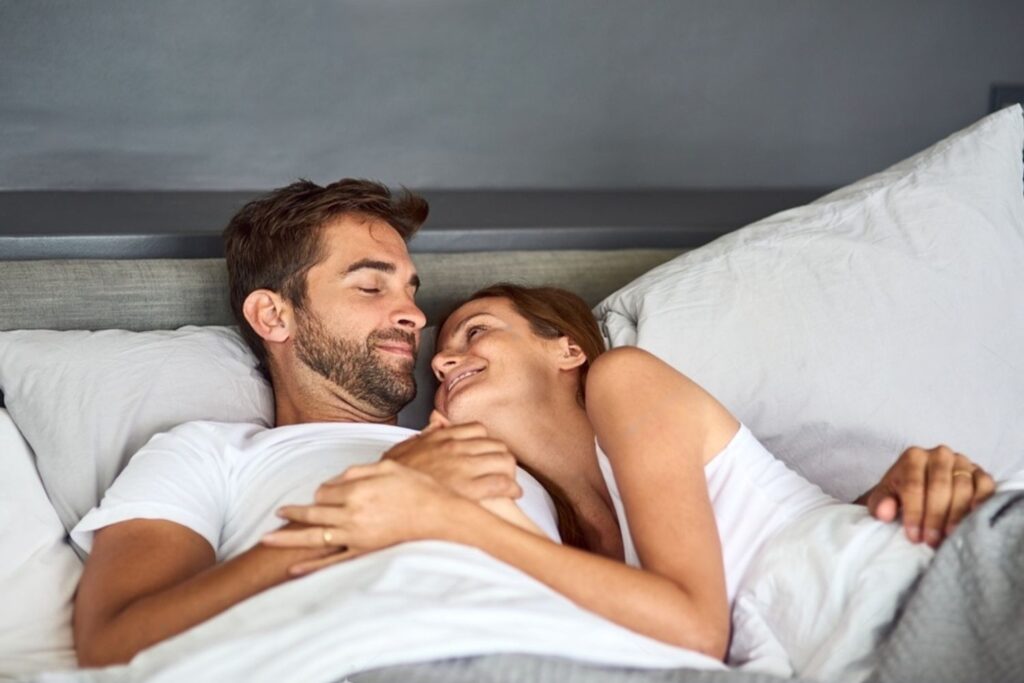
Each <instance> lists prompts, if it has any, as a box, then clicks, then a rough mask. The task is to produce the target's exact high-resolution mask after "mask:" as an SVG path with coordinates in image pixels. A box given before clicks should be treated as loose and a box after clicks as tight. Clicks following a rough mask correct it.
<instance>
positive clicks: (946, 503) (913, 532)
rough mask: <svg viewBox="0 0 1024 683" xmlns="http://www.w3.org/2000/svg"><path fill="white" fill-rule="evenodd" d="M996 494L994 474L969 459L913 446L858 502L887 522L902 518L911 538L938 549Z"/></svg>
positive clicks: (941, 449)
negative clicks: (966, 518) (978, 507)
mask: <svg viewBox="0 0 1024 683" xmlns="http://www.w3.org/2000/svg"><path fill="white" fill-rule="evenodd" d="M995 489H996V486H995V481H994V480H993V479H992V477H991V476H990V475H989V474H988V472H986V471H985V470H983V469H982V468H981V467H979V466H978V465H977V464H976V463H974V462H972V461H971V459H970V458H968V457H966V456H965V455H963V454H961V453H956V452H955V451H953V450H952V449H950V448H948V447H947V446H936V447H935V448H930V449H925V448H917V447H913V448H908V449H907V450H905V451H904V452H903V454H902V455H900V457H899V459H898V460H897V461H896V463H895V464H894V465H893V466H892V467H890V468H889V470H888V471H887V472H886V473H885V474H884V475H882V479H881V481H879V482H878V483H877V484H875V485H874V486H873V487H872V488H871V489H870V490H868V491H866V492H865V493H864V494H863V495H861V496H860V497H859V498H857V500H855V501H854V503H856V504H858V505H866V506H867V507H868V510H870V512H871V514H872V515H874V516H875V517H877V518H878V519H880V520H882V521H883V522H891V521H893V520H894V519H896V517H897V515H901V516H902V518H903V528H904V531H905V533H906V535H907V538H909V539H910V540H911V541H913V542H914V543H919V542H921V541H925V542H926V543H928V545H930V546H932V547H937V546H938V545H939V544H940V543H941V542H942V540H943V539H944V538H945V537H946V536H949V535H950V534H952V533H953V530H954V529H955V528H956V526H957V525H958V524H959V523H960V521H961V520H962V519H963V518H964V516H965V515H967V514H968V513H969V512H970V511H971V510H973V509H974V508H975V507H977V506H978V505H980V504H981V503H983V502H984V501H985V500H987V499H988V498H989V497H991V495H992V494H993V493H994V492H995Z"/></svg>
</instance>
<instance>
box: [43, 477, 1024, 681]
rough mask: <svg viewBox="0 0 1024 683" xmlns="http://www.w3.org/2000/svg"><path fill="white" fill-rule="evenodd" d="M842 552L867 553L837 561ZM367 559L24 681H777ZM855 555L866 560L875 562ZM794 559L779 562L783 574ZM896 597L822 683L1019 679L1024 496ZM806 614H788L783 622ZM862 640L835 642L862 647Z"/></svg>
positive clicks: (429, 547)
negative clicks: (112, 658) (130, 648)
mask: <svg viewBox="0 0 1024 683" xmlns="http://www.w3.org/2000/svg"><path fill="white" fill-rule="evenodd" d="M850 514H852V513H850ZM834 521H835V520H833V522H834ZM850 533H851V534H852V536H853V537H856V536H858V534H856V533H853V532H850ZM872 539H873V540H872ZM869 540H871V542H873V543H875V544H876V549H884V548H885V547H886V546H887V544H890V543H893V541H892V538H891V537H887V536H886V535H885V534H882V533H881V532H879V531H877V530H875V531H872V533H871V534H870V535H869ZM858 547H859V548H866V547H867V546H865V545H861V546H855V547H854V548H853V549H852V550H851V549H848V550H847V552H850V553H852V552H854V550H856V549H857V548H858ZM900 552H901V553H902V552H903V551H902V550H901V551H900ZM884 554H885V553H884V552H883V553H882V557H883V558H884ZM371 557H377V558H378V559H376V560H374V561H372V562H362V563H359V562H351V563H348V564H342V565H338V566H336V567H335V568H332V569H331V570H328V571H323V572H321V573H319V574H315V575H313V576H310V577H307V578H305V579H302V580H300V581H295V582H292V583H290V584H286V585H285V586H281V587H279V588H277V589H274V590H271V591H268V592H266V593H264V594H261V595H259V596H256V597H255V598H253V599H251V600H248V601H246V602H245V603H242V604H241V605H238V606H236V607H235V608H233V609H232V610H229V611H228V612H226V613H224V614H223V615H221V616H219V617H217V618H215V619H213V620H211V621H209V622H207V623H205V624H202V625H200V626H199V627H197V628H195V629H192V630H191V631H189V632H187V633H185V634H183V635H182V636H179V637H177V638H174V639H172V640H170V641H167V642H166V643H164V644H161V645H159V646H157V647H155V648H152V649H150V650H148V651H146V652H143V653H142V654H140V655H139V656H138V657H136V658H135V660H133V662H132V663H131V664H130V665H128V666H122V667H113V668H109V669H102V670H96V671H76V672H66V673H54V674H48V675H46V676H44V677H42V678H41V679H40V680H44V681H82V682H85V681H95V682H97V683H113V682H117V681H129V680H142V679H145V680H156V681H180V680H188V681H189V682H190V683H195V682H198V681H213V680H247V681H344V680H350V681H352V683H391V682H393V681H394V682H397V681H421V682H423V683H433V682H435V681H436V682H438V683H440V682H441V681H450V682H452V683H460V682H462V681H465V682H466V683H470V682H473V683H477V682H480V681H492V682H494V683H506V682H508V683H512V682H520V681H522V682H526V681H530V682H535V683H545V682H547V681H550V682H552V683H554V682H555V681H558V682H561V683H574V682H577V681H590V682H593V683H676V682H684V681H687V682H694V683H743V682H749V683H769V682H772V681H781V680H793V679H790V678H785V677H782V676H778V675H776V674H774V673H771V672H769V671H757V670H754V669H745V670H735V669H734V670H724V669H723V668H722V667H721V666H720V665H717V664H716V663H715V662H714V661H712V660H709V659H708V658H705V657H702V656H701V655H697V654H695V653H690V652H687V651H685V650H679V649H677V648H672V647H669V646H667V645H663V644H661V643H658V642H656V641H653V640H650V639H648V638H644V637H643V636H639V635H636V634H633V633H631V632H629V631H627V630H625V629H621V628H619V627H617V626H615V625H614V624H611V623H609V622H607V621H605V620H603V619H601V618H599V617H597V616H595V615H592V614H590V613H588V612H585V611H583V610H580V609H579V608H576V607H575V606H574V605H572V603H570V602H569V601H567V600H565V599H564V598H562V597H561V596H559V595H557V594H555V593H553V592H552V591H550V590H548V589H547V588H545V587H544V586H542V585H540V584H538V583H537V582H535V581H533V580H532V579H530V578H529V577H527V576H525V575H524V574H522V573H521V572H519V571H518V570H515V569H513V568H511V567H508V566H506V565H503V564H501V563H499V562H496V561H494V560H492V559H491V558H489V557H487V556H486V555H484V554H483V553H479V552H477V551H474V550H472V549H470V548H463V547H460V546H453V545H450V544H445V543H435V542H429V543H418V544H408V545H407V546H402V547H400V548H394V549H391V550H389V551H384V552H382V553H377V554H375V555H374V556H368V557H367V558H363V559H364V560H366V559H369V558H371ZM866 557H868V558H869V559H872V560H873V561H878V558H879V555H877V554H876V555H871V554H870V553H867V555H866ZM772 561H774V560H771V558H769V559H768V560H765V562H769V563H770V562H772ZM798 561H799V560H798V558H796V557H794V558H793V563H794V564H797V563H798ZM868 564H870V562H869V563H868ZM876 569H877V568H876ZM868 576H870V580H869V581H868V582H867V583H865V584H863V586H862V587H863V588H864V589H865V590H867V591H870V590H871V589H878V590H879V592H885V590H889V591H890V592H892V590H891V587H888V588H887V587H885V586H884V585H882V584H880V583H879V581H880V580H881V579H880V578H879V575H878V574H877V573H876V574H869V575H868ZM836 578H837V580H839V579H840V577H836ZM755 585H756V582H755ZM896 592H898V593H900V595H901V596H902V598H901V600H902V603H901V604H891V605H887V606H884V609H883V610H882V612H883V613H884V614H889V615H890V616H889V617H885V618H881V617H880V618H878V619H877V620H876V623H874V625H872V624H870V623H865V622H863V621H860V619H861V618H862V617H863V615H864V613H865V612H864V610H866V609H870V605H868V606H863V605H862V606H854V609H859V610H861V611H860V612H858V613H856V614H859V616H857V617H856V620H853V621H850V620H845V619H839V621H838V622H834V623H839V624H840V625H842V627H843V628H844V629H849V630H851V631H856V630H857V628H858V627H864V628H863V629H861V630H862V631H863V632H867V633H868V637H869V638H874V639H875V642H876V646H874V647H873V648H872V650H871V656H870V658H869V662H868V663H867V664H865V662H864V660H863V659H857V658H853V659H852V660H850V661H851V662H852V664H853V665H854V666H852V667H851V668H850V669H847V670H845V671H839V672H838V673H835V672H833V673H834V674H835V676H837V678H834V677H833V676H832V675H830V676H829V678H828V680H842V679H843V678H844V676H848V675H854V676H857V677H863V676H864V675H867V676H868V680H869V681H870V683H883V682H889V681H894V682H897V683H899V682H902V681H907V682H910V681H922V680H928V681H937V682H940V683H942V682H946V681H949V682H952V681H979V680H993V681H1008V680H1020V677H1021V672H1024V647H1021V643H1024V491H1012V490H1011V491H1006V492H1003V493H1000V494H998V495H996V496H995V497H993V498H992V499H991V500H990V501H988V502H987V503H986V504H985V505H984V506H982V507H981V508H980V509H979V510H978V511H976V512H975V513H973V514H972V515H970V516H969V517H968V518H967V519H966V520H965V521H964V522H963V523H962V524H961V525H960V528H959V529H958V530H957V532H956V534H954V536H953V537H952V538H950V539H949V540H947V541H946V542H945V543H944V544H943V545H942V547H941V548H940V549H939V551H938V552H937V553H936V555H935V557H934V559H933V560H932V561H931V563H930V564H929V565H928V567H927V568H926V569H925V570H924V572H923V574H921V575H920V577H919V578H918V579H916V580H914V581H912V582H911V585H909V586H907V587H905V589H901V590H899V591H896ZM830 594H831V595H838V593H834V592H832V593H830ZM866 594H867V593H863V592H862V593H861V595H862V596H863V595H866ZM813 595H815V589H814V588H813V587H811V586H808V591H807V595H806V597H808V598H811V597H812V596H813ZM794 607H800V606H794ZM823 611H828V610H827V609H825V610H823ZM812 612H813V610H807V609H803V608H800V609H796V610H795V611H794V614H797V615H801V614H811V613H812ZM800 622H801V619H800V618H797V619H796V621H795V622H793V623H794V624H799V623H800ZM883 622H884V623H883ZM804 626H806V624H804ZM819 628H820V629H821V630H820V631H819V632H818V635H817V636H815V642H818V643H825V644H829V643H836V642H844V641H843V637H842V636H841V634H840V636H838V637H836V636H835V634H834V633H830V632H829V631H827V628H828V627H827V626H825V625H819ZM872 629H874V630H872ZM809 632H811V633H813V632H814V631H813V629H812V630H811V631H809ZM863 637H864V636H863V635H861V636H857V637H854V638H853V640H852V641H848V642H853V643H855V644H856V643H862V642H863V641H862V638H863ZM855 650H856V648H854V650H845V652H850V651H855ZM843 651H844V650H839V651H838V652H840V653H841V652H843ZM833 652H834V653H835V652H837V651H836V650H833ZM825 659H827V658H825ZM851 672H852V673H851ZM796 675H801V674H800V672H799V671H797V672H796ZM800 680H812V679H811V678H810V677H806V678H801V679H800Z"/></svg>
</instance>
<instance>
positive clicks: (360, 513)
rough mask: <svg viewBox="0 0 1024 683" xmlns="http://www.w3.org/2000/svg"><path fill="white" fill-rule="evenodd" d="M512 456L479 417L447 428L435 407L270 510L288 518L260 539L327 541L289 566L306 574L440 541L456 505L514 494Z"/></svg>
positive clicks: (453, 521)
mask: <svg viewBox="0 0 1024 683" xmlns="http://www.w3.org/2000/svg"><path fill="white" fill-rule="evenodd" d="M521 495H522V489H521V488H520V487H519V484H518V483H516V461H515V458H514V457H513V456H512V454H511V453H510V452H509V450H508V447H507V446H506V445H505V443H504V442H502V441H499V440H497V439H492V438H489V437H488V435H487V430H486V429H485V428H484V426H483V425H481V424H479V423H470V424H462V425H454V426H452V425H451V424H450V423H448V421H447V420H446V419H445V418H444V417H442V416H441V415H440V414H439V413H437V412H436V411H435V412H434V414H433V415H431V420H430V424H429V425H428V427H427V428H426V429H424V430H423V431H422V432H421V433H420V434H418V435H416V436H414V437H412V438H410V439H407V440H406V441H403V442H401V443H399V444H397V445H396V446H394V447H393V448H391V449H390V450H389V451H387V452H386V453H384V455H383V456H382V458H381V460H380V461H379V462H376V463H373V464H370V465H357V466H355V467H350V468H348V469H347V470H345V472H344V473H342V474H341V475H339V476H337V477H334V478H332V479H329V480H327V481H325V482H324V483H323V484H321V485H320V487H319V488H318V489H317V491H316V494H315V497H314V503H313V504H312V505H287V506H284V507H282V508H280V509H279V510H278V511H277V514H278V516H280V517H282V518H283V519H285V520H288V521H290V522H293V523H298V524H292V525H289V528H287V529H280V530H278V531H275V532H273V533H270V534H267V535H266V536H264V538H263V543H264V544H266V545H272V546H278V547H294V548H300V547H301V548H324V547H332V546H333V547H335V548H337V550H336V551H335V552H333V553H331V554H329V555H327V556H325V557H323V558H321V559H317V560H312V561H308V562H303V563H300V564H297V565H295V566H293V567H292V568H291V573H292V574H306V573H309V572H312V571H315V570H317V569H320V568H322V567H325V566H327V565H330V564H334V563H336V562H341V561H344V560H348V559H351V558H353V557H357V556H359V555H362V554H365V553H368V552H371V551H374V550H380V549H382V548H386V547H388V546H392V545H396V544H398V543H403V542H406V541H416V540H425V539H438V540H444V539H446V538H447V537H448V532H449V531H450V530H451V529H452V528H454V527H455V526H457V524H458V510H459V509H460V506H462V505H464V504H465V503H467V502H471V503H472V504H476V503H477V502H479V501H485V500H488V499H495V498H506V499H512V498H518V497H519V496H521Z"/></svg>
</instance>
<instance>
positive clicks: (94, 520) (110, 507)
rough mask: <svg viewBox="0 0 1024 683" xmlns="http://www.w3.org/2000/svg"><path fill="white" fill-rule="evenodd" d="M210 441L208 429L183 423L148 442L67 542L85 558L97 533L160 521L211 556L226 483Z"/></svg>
mask: <svg viewBox="0 0 1024 683" xmlns="http://www.w3.org/2000/svg"><path fill="white" fill-rule="evenodd" d="M211 437H213V434H211V433H209V430H208V429H204V428H203V426H201V425H199V424H192V423H189V424H184V425H181V426H179V427H176V428H174V429H172V430H171V431H169V432H165V433H162V434H157V435H156V436H154V437H153V438H152V439H150V440H149V442H148V443H147V444H146V445H145V446H143V447H142V449H140V450H139V451H138V452H137V453H136V454H135V455H134V456H132V458H131V460H130V461H129V462H128V466H127V467H125V468H124V471H122V472H121V474H120V475H119V476H118V477H117V479H116V480H115V481H114V483H113V484H112V485H111V487H110V488H109V489H107V492H106V493H105V494H104V495H103V499H102V500H101V501H100V504H99V505H98V506H97V507H94V508H93V509H92V510H90V511H89V513H88V514H86V515H85V517H83V518H82V520H81V521H80V522H79V523H78V524H77V525H76V526H75V528H74V529H72V530H71V540H72V542H74V543H75V544H76V545H77V546H79V547H80V548H81V549H82V550H84V551H85V552H86V553H88V552H91V551H92V542H93V536H94V535H95V533H96V531H98V530H99V529H102V528H104V527H107V526H110V525H112V524H117V523H118V522H124V521H127V520H129V519H154V520H156V519H160V520H167V521H169V522H174V523H176V524H180V525H181V526H184V527H187V528H189V529H191V530H192V531H194V532H196V533H197V534H199V535H200V536H202V537H203V538H205V539H206V541H207V542H208V543H209V544H210V545H211V546H212V547H213V549H214V551H217V550H218V547H219V545H220V532H221V529H222V528H223V526H224V517H225V510H226V506H227V501H228V486H227V482H228V477H227V472H226V464H225V460H224V458H223V455H222V453H221V452H220V451H221V449H219V448H218V444H217V439H216V438H211ZM218 555H219V553H218Z"/></svg>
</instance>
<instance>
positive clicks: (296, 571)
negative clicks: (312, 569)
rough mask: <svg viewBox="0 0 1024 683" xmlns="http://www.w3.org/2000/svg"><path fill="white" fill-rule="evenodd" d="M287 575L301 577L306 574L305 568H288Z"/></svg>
mask: <svg viewBox="0 0 1024 683" xmlns="http://www.w3.org/2000/svg"><path fill="white" fill-rule="evenodd" d="M288 573H289V574H291V575H292V576H302V575H303V574H305V573H306V568H305V567H289V568H288Z"/></svg>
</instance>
